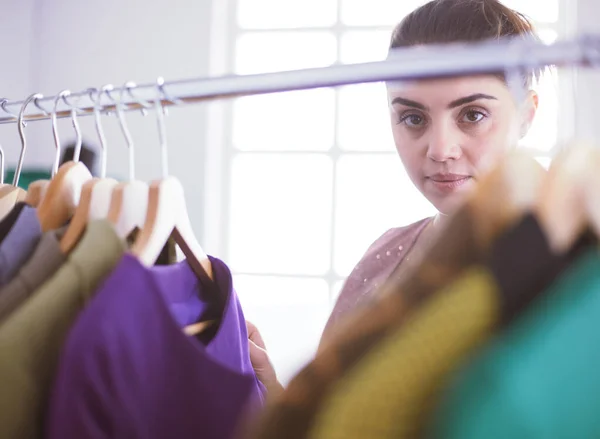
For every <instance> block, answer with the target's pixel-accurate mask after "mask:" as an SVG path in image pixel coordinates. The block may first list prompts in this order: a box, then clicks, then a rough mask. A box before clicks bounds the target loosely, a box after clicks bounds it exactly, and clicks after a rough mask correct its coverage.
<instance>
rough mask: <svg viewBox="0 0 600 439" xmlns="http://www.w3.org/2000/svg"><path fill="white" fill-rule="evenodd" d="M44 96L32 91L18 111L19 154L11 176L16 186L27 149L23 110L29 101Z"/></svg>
mask: <svg viewBox="0 0 600 439" xmlns="http://www.w3.org/2000/svg"><path fill="white" fill-rule="evenodd" d="M43 97H44V96H43V95H42V94H41V93H34V94H32V95H29V96H28V97H27V99H25V101H23V105H22V106H21V110H20V111H19V116H18V117H17V128H18V130H19V137H20V138H21V154H20V155H19V162H18V163H17V169H15V175H14V177H13V186H15V187H16V186H18V184H19V178H20V177H21V170H22V169H23V160H24V159H25V150H26V149H27V139H26V138H25V120H24V118H25V110H26V109H27V106H28V105H29V103H30V102H31V101H33V100H34V99H41V98H43Z"/></svg>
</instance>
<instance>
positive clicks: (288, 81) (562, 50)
mask: <svg viewBox="0 0 600 439" xmlns="http://www.w3.org/2000/svg"><path fill="white" fill-rule="evenodd" d="M598 64H600V35H582V36H579V37H578V38H576V39H571V40H563V41H557V42H555V43H553V44H549V45H546V44H543V43H540V42H533V41H525V40H512V41H500V42H491V43H480V44H470V45H463V44H450V45H440V46H427V47H415V48H407V49H400V50H396V51H395V52H394V53H392V54H391V55H390V56H389V57H388V58H387V59H386V60H383V61H377V62H369V63H362V64H348V65H335V66H331V67H322V68H312V69H305V70H295V71H287V72H278V73H265V74H257V75H243V76H235V75H232V76H223V77H215V78H193V79H184V80H176V81H171V82H165V83H162V82H160V86H161V87H160V88H159V84H144V85H136V84H134V83H128V84H125V85H124V86H123V87H120V88H114V89H113V88H112V86H107V87H104V88H103V89H101V91H98V90H97V89H88V90H84V91H79V92H75V93H69V94H67V96H60V95H58V96H44V97H41V98H37V99H33V102H32V103H30V104H29V105H28V106H27V107H26V108H25V111H24V114H23V121H24V122H27V121H36V120H46V119H50V118H51V116H52V114H53V113H54V112H55V117H57V118H65V117H70V116H71V113H72V111H73V109H74V108H76V110H77V114H78V115H79V116H85V115H92V114H94V111H95V110H96V111H99V110H100V111H102V112H103V113H109V112H114V111H116V110H117V109H118V108H117V107H118V106H120V109H121V110H125V111H129V110H142V109H144V108H150V106H151V105H153V103H155V101H156V100H158V99H161V101H162V103H163V104H164V106H170V105H180V104H189V103H197V102H203V101H207V100H212V99H222V98H233V97H240V96H249V95H256V94H265V93H275V92H283V91H293V90H302V89H310V88H319V87H333V86H341V85H349V84H356V83H369V82H380V81H394V80H398V81H402V80H413V79H423V78H435V77H443V76H452V75H468V74H482V73H491V72H502V71H507V72H518V71H520V70H523V69H532V68H541V67H545V66H557V67H569V66H571V67H573V66H581V67H586V66H591V65H598ZM0 102H2V105H1V109H0V115H1V117H0V124H6V123H14V122H16V121H17V116H18V114H19V111H21V110H22V107H23V104H24V102H25V100H21V101H7V100H4V101H0ZM55 106H56V111H55ZM2 110H3V111H2Z"/></svg>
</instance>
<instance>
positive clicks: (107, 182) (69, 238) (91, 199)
mask: <svg viewBox="0 0 600 439" xmlns="http://www.w3.org/2000/svg"><path fill="white" fill-rule="evenodd" d="M89 92H90V98H91V99H92V100H93V101H94V103H95V104H96V105H95V108H94V112H95V114H96V116H97V117H96V130H97V131H98V136H99V138H100V145H101V148H102V151H103V154H102V158H101V171H100V173H101V177H100V178H92V179H91V180H88V181H86V182H85V183H84V185H83V187H82V190H81V198H80V200H79V204H78V205H77V207H76V208H75V213H74V214H73V219H72V220H71V223H70V224H69V227H68V228H67V230H66V232H65V234H64V236H63V238H62V239H61V241H60V248H61V251H62V252H63V253H65V254H66V253H70V252H71V251H72V250H73V249H74V248H75V246H76V245H77V243H78V242H79V240H80V239H81V237H82V236H83V234H84V232H85V229H86V227H87V225H88V223H89V222H90V221H93V220H96V219H102V218H106V217H107V216H108V213H109V208H110V203H111V197H112V191H113V189H114V187H115V186H116V185H117V180H115V179H114V178H105V176H106V141H105V138H104V131H103V130H102V126H101V121H100V117H99V115H100V109H99V107H98V105H97V102H98V100H97V99H96V100H94V98H93V96H92V93H93V89H90V90H89ZM98 97H99V96H98Z"/></svg>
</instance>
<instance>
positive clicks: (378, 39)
mask: <svg viewBox="0 0 600 439" xmlns="http://www.w3.org/2000/svg"><path fill="white" fill-rule="evenodd" d="M391 34H392V31H391V30H389V31H352V32H346V33H344V34H343V35H342V38H341V59H340V60H341V61H342V62H343V63H347V64H352V63H361V62H371V61H381V60H383V59H385V57H386V56H387V51H388V46H389V44H390V36H391Z"/></svg>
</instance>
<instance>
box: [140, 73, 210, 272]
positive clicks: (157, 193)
mask: <svg viewBox="0 0 600 439" xmlns="http://www.w3.org/2000/svg"><path fill="white" fill-rule="evenodd" d="M163 84H164V81H163V80H162V78H159V79H158V81H157V89H158V97H157V99H156V100H155V101H156V115H157V122H158V132H159V136H160V148H161V156H162V158H163V159H162V162H163V163H162V166H163V168H162V169H163V179H162V180H158V181H155V182H153V183H152V184H151V185H150V191H149V199H148V211H147V214H146V221H145V222H144V226H143V227H142V229H141V231H140V234H139V235H138V237H137V239H136V240H135V242H134V243H133V246H132V248H131V252H132V253H133V254H134V255H135V256H137V257H138V258H139V259H140V261H141V262H142V263H143V264H145V265H147V266H152V265H154V263H155V262H156V260H157V258H158V256H159V255H160V252H161V250H162V248H163V247H164V245H165V244H166V243H167V241H168V240H169V238H170V237H173V238H174V239H175V242H176V243H177V244H178V245H179V247H180V248H181V250H182V251H183V254H184V255H185V257H186V260H187V262H188V263H189V264H190V266H191V267H192V269H193V270H194V272H195V273H196V275H198V277H203V276H205V275H208V277H210V278H211V279H212V277H213V273H212V267H211V264H210V260H209V259H208V256H207V254H206V253H205V252H204V250H203V249H202V246H201V245H200V243H199V242H198V239H197V238H196V236H195V235H194V231H193V229H192V226H191V223H190V219H189V215H188V210H187V206H186V202H185V196H184V191H183V186H182V185H181V183H180V182H179V180H178V179H177V178H175V177H172V176H168V165H167V163H166V157H167V138H166V124H165V120H164V107H163V105H162V99H163V98H165V92H164V90H163Z"/></svg>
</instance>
